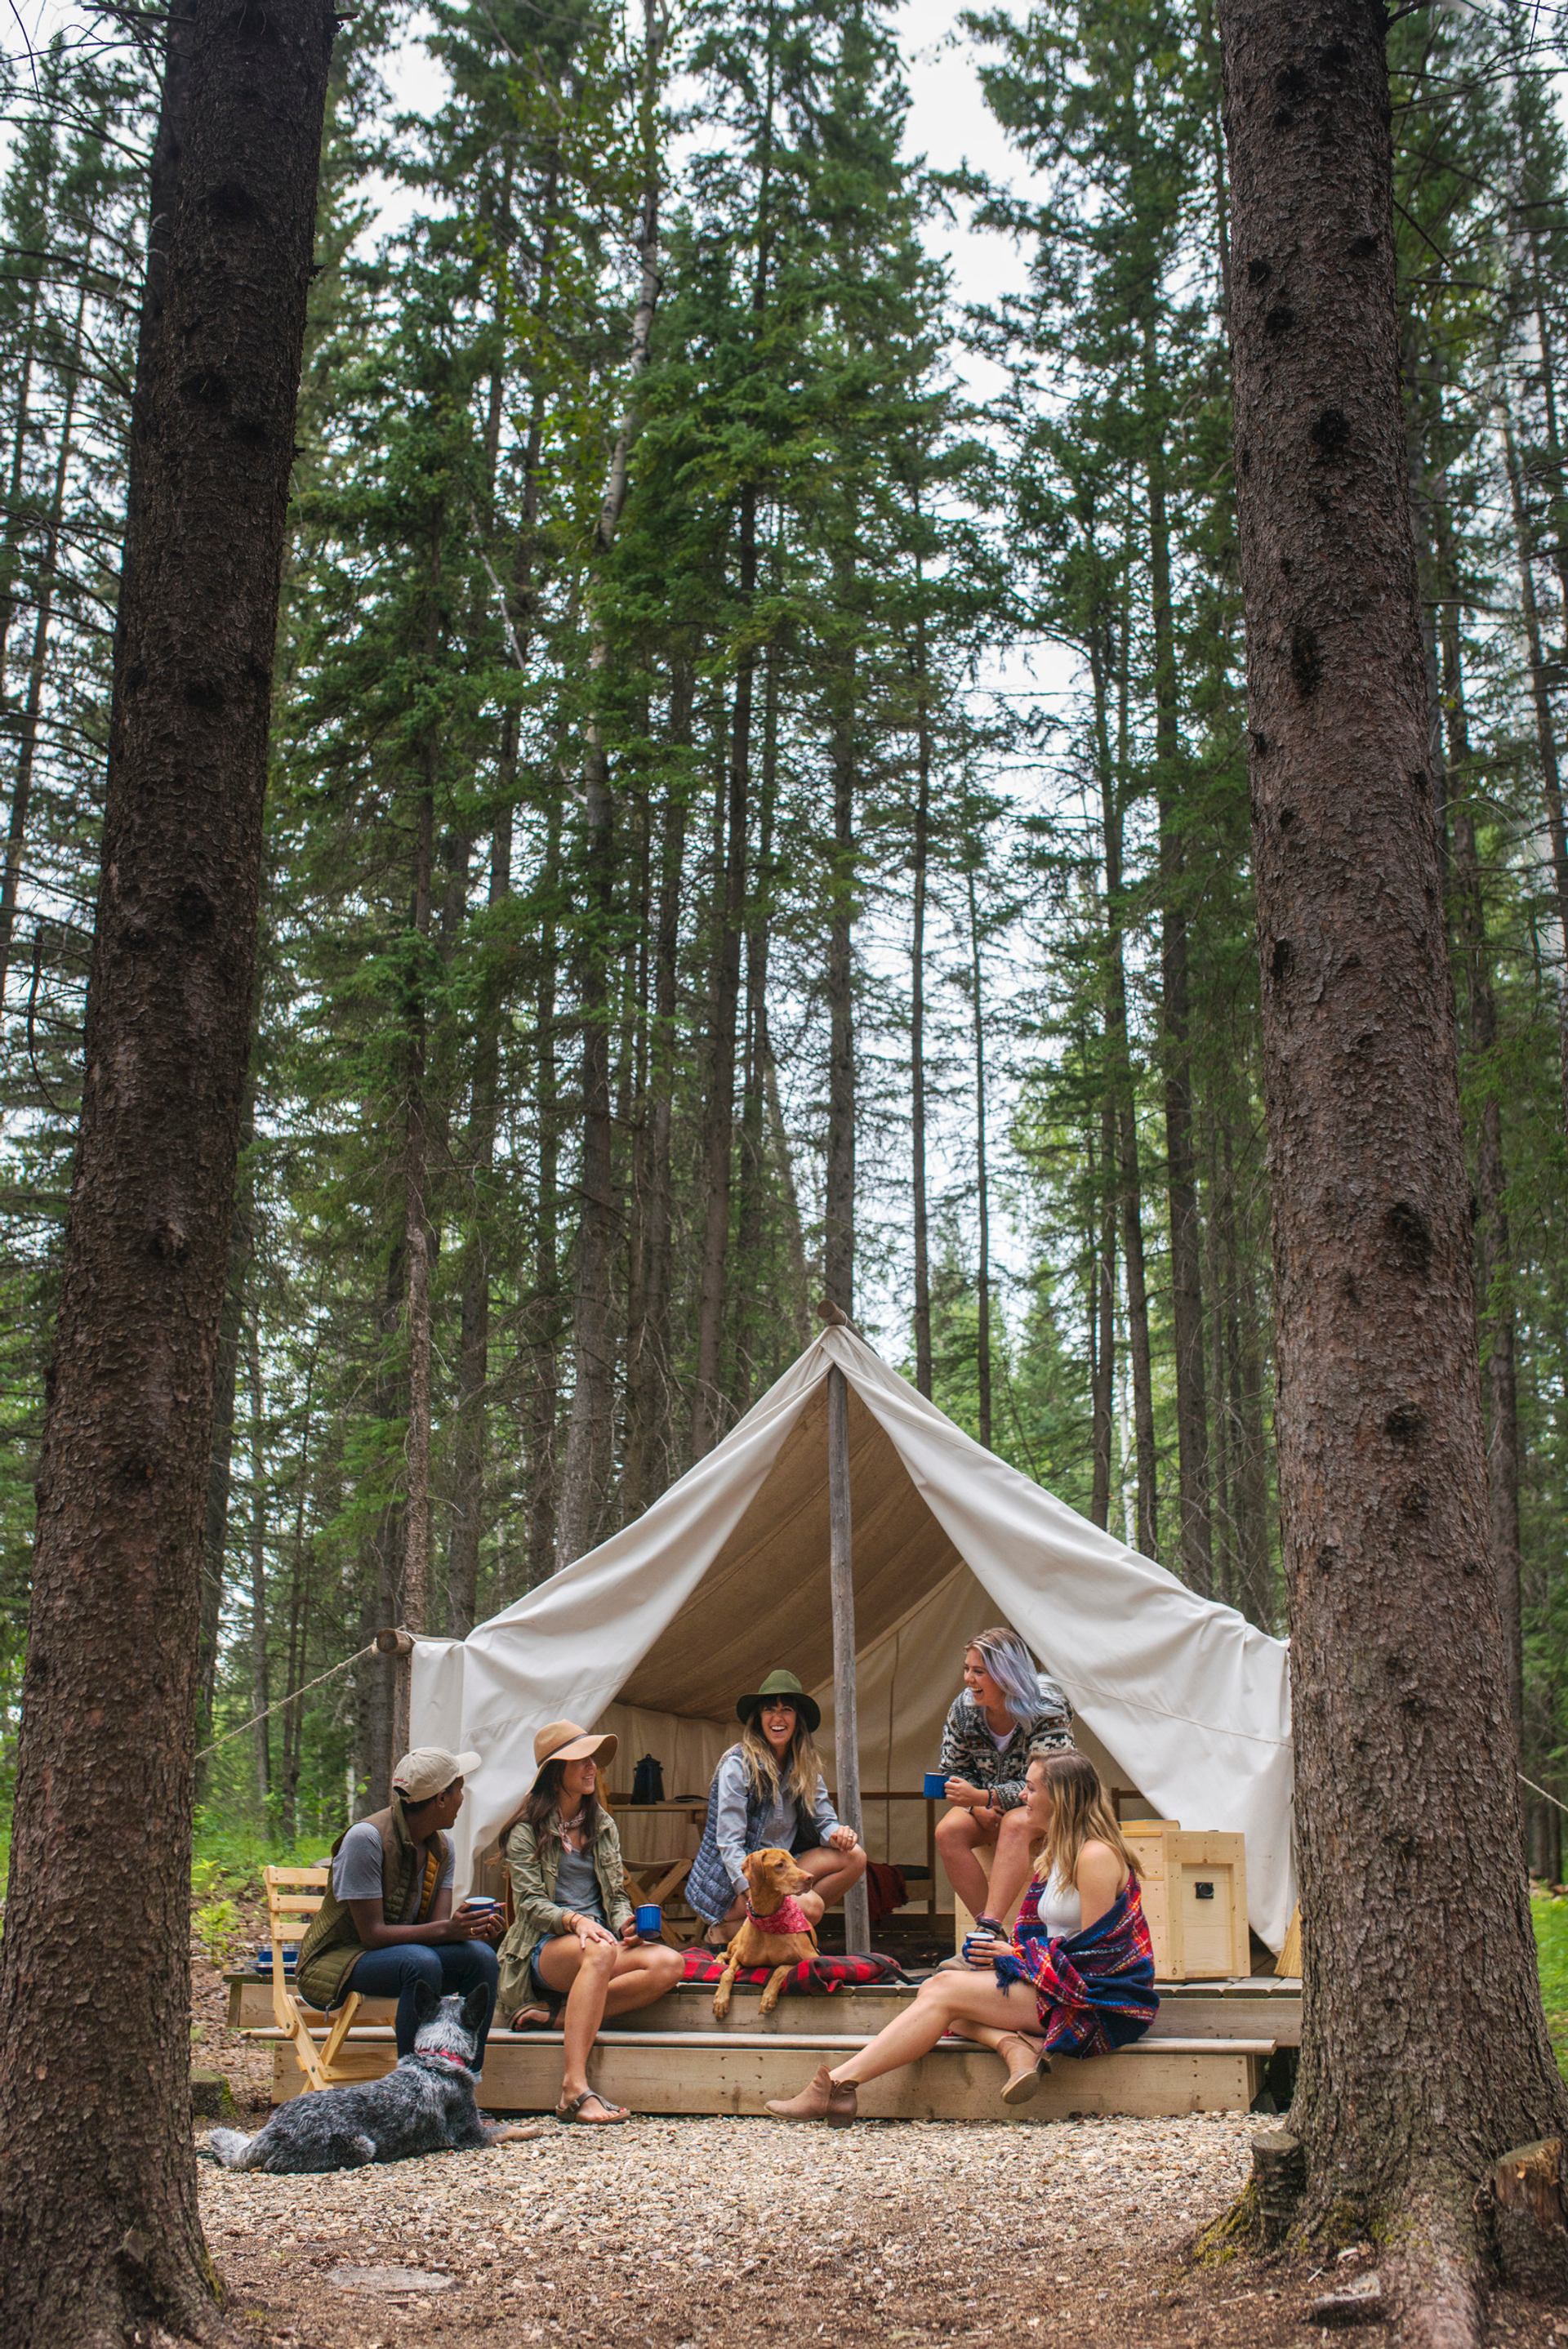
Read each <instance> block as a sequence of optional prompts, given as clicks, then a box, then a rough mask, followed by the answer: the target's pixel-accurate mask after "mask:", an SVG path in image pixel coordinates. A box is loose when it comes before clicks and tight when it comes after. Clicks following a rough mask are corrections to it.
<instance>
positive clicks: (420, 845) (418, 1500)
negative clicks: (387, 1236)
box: [397, 623, 436, 1631]
mask: <svg viewBox="0 0 1568 2349" xmlns="http://www.w3.org/2000/svg"><path fill="white" fill-rule="evenodd" d="M431 635H432V640H433V639H434V636H435V629H434V624H433V623H432V630H431ZM433 648H434V647H433V641H432V645H431V647H429V649H430V650H431V651H432V652H433ZM435 854H436V748H435V744H434V743H433V742H431V741H427V743H426V745H425V750H424V769H423V772H422V774H421V777H420V783H419V790H418V795H417V798H416V801H415V807H414V872H413V887H412V903H411V905H410V910H409V921H408V939H407V951H408V954H409V956H410V957H411V964H412V967H411V968H410V969H409V970H408V972H407V978H406V982H405V983H406V987H407V1045H406V1053H407V1065H406V1073H405V1080H404V1081H405V1086H406V1092H405V1095H404V1102H403V1261H404V1265H405V1267H406V1269H407V1295H406V1299H405V1304H404V1337H405V1341H406V1344H407V1354H408V1433H407V1443H406V1448H405V1454H404V1459H405V1471H406V1475H407V1489H406V1494H405V1498H404V1504H403V1572H402V1578H401V1582H400V1586H399V1593H398V1597H399V1606H398V1609H397V1619H398V1621H399V1622H400V1623H403V1624H406V1625H407V1628H408V1630H410V1631H424V1630H428V1628H429V1622H430V1343H431V1333H430V1219H429V1206H428V1197H427V1193H428V1185H429V1164H430V1141H429V1103H428V1101H427V1099H426V1062H427V1058H428V1050H429V1036H428V1027H429V1014H428V1004H427V1000H426V995H427V980H428V972H427V969H426V960H425V958H426V956H427V954H428V950H429V945H430V900H431V892H432V886H433V880H434V868H435Z"/></svg>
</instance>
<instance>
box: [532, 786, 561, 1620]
mask: <svg viewBox="0 0 1568 2349" xmlns="http://www.w3.org/2000/svg"><path fill="white" fill-rule="evenodd" d="M561 885H562V883H561V802H560V797H559V795H558V794H555V793H552V796H551V800H550V803H549V807H548V809H547V811H546V815H545V832H544V855H543V859H542V865H541V869H540V875H539V895H540V898H541V900H542V920H541V922H540V942H539V978H538V984H537V987H536V988H535V990H534V1006H533V1014H534V1019H533V1024H534V1036H535V1051H536V1055H537V1058H536V1061H535V1068H534V1097H535V1104H536V1106H535V1112H534V1114H535V1118H536V1121H537V1124H536V1132H537V1151H538V1160H539V1184H538V1204H537V1206H536V1209H535V1216H534V1224H535V1237H534V1246H533V1295H532V1297H531V1299H530V1300H529V1307H528V1313H527V1318H526V1324H525V1326H526V1330H527V1348H528V1361H529V1377H528V1385H527V1390H526V1399H525V1403H524V1411H523V1426H524V1449H525V1452H526V1454H527V1459H528V1502H529V1507H528V1537H527V1553H526V1554H527V1561H528V1587H529V1588H530V1589H532V1588H534V1587H535V1585H536V1584H538V1583H541V1582H542V1581H543V1580H544V1578H545V1577H546V1576H547V1575H548V1574H550V1573H552V1571H553V1569H554V1567H555V1562H556V1557H555V1522H556V1506H557V1502H558V1499H559V1492H560V1486H559V1478H558V1474H557V1445H558V1440H559V1429H558V1419H559V1405H560V1360H561V1349H560V1336H561V1330H562V1320H563V1317H564V1306H563V1302H562V1294H561V1257H560V1241H559V1231H560V1220H561V1179H560V1166H561V1102H560V1082H559V1075H558V1070H559V1061H558V1057H557V1055H558V1050H559V1045H558V1039H557V1034H556V1009H555V1003H556V998H555V964H556V946H557V939H558V936H559V929H558V926H557V922H556V916H555V907H556V901H557V897H558V895H559V893H560V890H561Z"/></svg>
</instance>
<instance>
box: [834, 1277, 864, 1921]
mask: <svg viewBox="0 0 1568 2349" xmlns="http://www.w3.org/2000/svg"><path fill="white" fill-rule="evenodd" d="M824 1319H826V1316H825V1315H824ZM836 1319H838V1321H839V1324H840V1326H842V1317H841V1316H839V1317H836ZM828 1574H829V1583H830V1589H831V1592H832V1604H833V1745H834V1751H835V1754H836V1755H837V1761H838V1780H839V1786H838V1797H839V1805H838V1806H839V1816H840V1817H841V1819H842V1820H843V1821H844V1823H845V1825H846V1826H852V1827H853V1828H854V1830H855V1832H856V1834H857V1835H863V1834H864V1828H863V1826H862V1825H861V1741H860V1715H859V1713H858V1710H857V1707H856V1702H855V1578H854V1542H853V1533H852V1526H851V1514H850V1390H849V1386H848V1383H847V1381H846V1380H845V1378H844V1374H843V1372H842V1371H841V1370H840V1368H839V1366H838V1364H837V1362H830V1364H829V1366H828ZM871 1945H872V1920H871V1903H870V1901H869V1899H868V1898H867V1894H866V1883H865V1878H864V1877H862V1878H861V1880H860V1882H859V1883H858V1884H852V1885H851V1887H850V1889H849V1890H848V1892H847V1893H846V1894H845V1895H844V1947H845V1949H846V1950H869V1949H870V1948H871Z"/></svg>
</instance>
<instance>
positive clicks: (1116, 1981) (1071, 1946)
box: [995, 1876, 1160, 2055]
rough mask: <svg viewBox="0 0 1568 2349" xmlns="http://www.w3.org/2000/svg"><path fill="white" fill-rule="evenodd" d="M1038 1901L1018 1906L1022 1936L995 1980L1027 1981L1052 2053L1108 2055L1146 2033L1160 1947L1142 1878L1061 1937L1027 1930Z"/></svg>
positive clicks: (1153, 2009)
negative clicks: (1151, 1932) (1103, 1909)
mask: <svg viewBox="0 0 1568 2349" xmlns="http://www.w3.org/2000/svg"><path fill="white" fill-rule="evenodd" d="M1032 1914H1033V1902H1032V1899H1031V1897H1030V1894H1027V1893H1026V1895H1025V1897H1024V1899H1023V1902H1022V1903H1021V1904H1020V1907H1019V1911H1018V1927H1019V1928H1020V1929H1021V1930H1020V1937H1019V1939H1018V1940H1016V1941H1015V1942H1014V1943H1013V1946H1012V1948H1011V1950H1010V1951H1008V1952H1007V1954H1006V1956H1005V1957H1000V1958H997V1959H996V1960H995V1969H996V1980H997V1981H998V1982H1000V1983H1001V1985H1002V1987H1003V1988H1004V1990H1005V1989H1006V1987H1007V1985H1008V1984H1009V1983H1010V1982H1027V1983H1028V1985H1029V1987H1030V1988H1031V1990H1032V1991H1033V1992H1034V1993H1035V2001H1036V2003H1037V2006H1038V2008H1039V2013H1040V2028H1041V2029H1042V2031H1043V2032H1044V2033H1045V2035H1046V2053H1047V2055H1105V2054H1109V2053H1110V2051H1111V2049H1112V2048H1113V2047H1125V2046H1126V2045H1127V2044H1128V2043H1129V2042H1130V2040H1134V2039H1141V2038H1142V2036H1143V2033H1145V2032H1146V2031H1147V2030H1148V2028H1149V2026H1150V2023H1152V2022H1153V2020H1154V2017H1155V2015H1156V2013H1158V2012H1159V2007H1160V2000H1159V1996H1158V1994H1157V1993H1156V1991H1155V1988H1154V1951H1153V1947H1152V1945H1151V1943H1150V1939H1149V1927H1148V1924H1147V1922H1146V1920H1145V1919H1144V1915H1143V1901H1142V1898H1141V1896H1140V1892H1139V1889H1138V1878H1137V1877H1136V1876H1130V1877H1129V1878H1128V1880H1127V1889H1126V1890H1125V1891H1124V1892H1121V1893H1120V1894H1119V1895H1118V1897H1117V1899H1116V1900H1115V1901H1114V1902H1113V1903H1112V1905H1111V1906H1110V1908H1109V1909H1107V1910H1106V1912H1105V1915H1104V1916H1103V1917H1100V1918H1098V1919H1097V1920H1095V1922H1094V1923H1093V1924H1092V1925H1088V1926H1086V1927H1085V1928H1084V1930H1083V1931H1082V1932H1080V1933H1068V1934H1065V1935H1063V1936H1062V1937H1061V1938H1060V1939H1058V1940H1054V1941H1047V1940H1045V1939H1044V1938H1043V1937H1037V1936H1033V1935H1031V1934H1030V1933H1029V1931H1028V1925H1029V1920H1030V1917H1031V1915H1032Z"/></svg>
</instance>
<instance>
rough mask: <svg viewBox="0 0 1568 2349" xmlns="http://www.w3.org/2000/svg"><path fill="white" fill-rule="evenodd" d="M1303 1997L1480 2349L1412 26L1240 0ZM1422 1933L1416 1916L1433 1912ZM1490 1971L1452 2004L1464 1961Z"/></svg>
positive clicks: (1374, 2207)
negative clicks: (1413, 503) (1393, 43)
mask: <svg viewBox="0 0 1568 2349" xmlns="http://www.w3.org/2000/svg"><path fill="white" fill-rule="evenodd" d="M1219 20H1220V25H1221V29H1222V40H1223V47H1224V56H1225V68H1226V82H1227V95H1226V129H1227V135H1228V140H1229V148H1230V157H1231V187H1232V197H1233V253H1234V258H1233V285H1234V288H1235V294H1234V306H1233V377H1234V389H1235V456H1236V479H1237V483H1238V491H1239V502H1240V549H1241V569H1242V580H1243V589H1244V593H1245V600H1246V615H1247V651H1248V688H1249V704H1250V707H1249V719H1250V759H1249V766H1250V774H1251V784H1252V793H1253V857H1254V869H1255V873H1256V882H1257V899H1258V937H1259V950H1260V958H1261V963H1262V975H1263V1040H1264V1074H1265V1082H1266V1093H1267V1102H1268V1120H1269V1136H1270V1157H1271V1171H1272V1178H1273V1206H1274V1264H1275V1294H1276V1313H1277V1329H1278V1354H1279V1403H1278V1436H1279V1473H1280V1486H1281V1506H1282V1516H1283V1520H1284V1545H1285V1564H1286V1572H1287V1577H1288V1582H1289V1589H1290V1604H1291V1632H1292V1651H1291V1668H1292V1679H1293V1684H1294V1689H1295V1769H1296V1833H1297V1852H1298V1859H1299V1864H1300V1870H1301V1894H1302V1916H1303V1920H1304V1926H1305V1952H1304V1957H1305V1979H1306V1984H1307V1990H1306V2007H1305V2028H1304V2038H1303V2045H1302V2054H1301V2070H1300V2075H1299V2079H1298V2083H1297V2087H1296V2094H1295V2104H1294V2106H1293V2107H1292V2120H1291V2127H1292V2130H1293V2132H1294V2133H1295V2136H1296V2137H1298V2138H1299V2139H1300V2140H1301V2142H1302V2145H1303V2147H1304V2148H1305V2157H1306V2164H1307V2174H1308V2183H1307V2193H1308V2202H1307V2206H1306V2213H1305V2215H1306V2217H1307V2219H1308V2220H1309V2221H1315V2222H1316V2223H1318V2224H1319V2225H1321V2226H1322V2227H1323V2228H1325V2229H1326V2230H1328V2231H1329V2233H1330V2235H1331V2237H1332V2235H1333V2234H1335V2233H1337V2232H1339V2231H1340V2230H1344V2229H1346V2228H1349V2229H1351V2230H1355V2231H1357V2233H1360V2232H1365V2231H1367V2230H1369V2229H1370V2228H1373V2227H1376V2228H1377V2229H1378V2230H1379V2232H1380V2234H1382V2236H1383V2239H1384V2240H1388V2239H1389V2237H1390V2235H1391V2236H1392V2241H1391V2243H1390V2249H1389V2252H1388V2256H1387V2261H1386V2262H1385V2266H1384V2275H1385V2282H1386V2283H1387V2284H1388V2285H1389V2286H1390V2288H1391V2289H1392V2290H1393V2291H1395V2292H1396V2293H1397V2294H1398V2299H1399V2301H1400V2303H1401V2310H1402V2338H1403V2340H1404V2341H1405V2342H1407V2343H1420V2344H1433V2349H1435V2344H1439V2343H1443V2344H1458V2343H1466V2342H1470V2341H1474V2340H1476V2339H1477V2338H1478V2337H1479V2329H1480V2310H1479V2302H1478V2297H1477V2261H1478V2254H1479V2244H1478V2234H1477V2220H1476V2197H1477V2189H1478V2184H1479V2182H1480V2178H1481V2177H1482V2175H1483V2173H1484V2172H1485V2170H1486V2168H1487V2167H1488V2165H1489V2163H1490V2162H1491V2161H1492V2160H1493V2159H1494V2158H1496V2157H1498V2156H1499V2155H1501V2153H1502V2152H1503V2151H1505V2150H1506V2149H1507V2148H1508V2147H1511V2146H1516V2145H1521V2144H1523V2143H1526V2142H1527V2141H1529V2140H1531V2139H1532V2138H1535V2137H1542V2136H1544V2135H1548V2134H1553V2133H1556V2132H1560V2131H1561V2130H1562V2128H1563V2126H1564V2122H1565V2121H1568V2098H1565V2095H1564V2091H1563V2084H1562V2082H1561V2080H1560V2079H1559V2078H1558V2075H1557V2071H1556V2065H1555V2064H1554V2062H1553V2055H1552V2049H1551V2044H1550V2041H1549V2039H1548V2037H1547V2033H1546V2028H1545V2023H1544V2019H1543V2017H1542V2010H1541V1995H1540V1991H1539V1988H1538V1985H1537V1980H1536V1971H1535V1953H1534V1944H1533V1940H1532V1933H1531V1925H1530V1911H1529V1905H1528V1901H1527V1899H1526V1887H1525V1879H1524V1875H1523V1871H1522V1866H1521V1862H1520V1821H1519V1806H1518V1798H1517V1793H1516V1789H1515V1784H1514V1777H1513V1741H1512V1739H1511V1737H1510V1738H1500V1737H1499V1736H1498V1735H1497V1733H1496V1723H1497V1722H1498V1720H1499V1718H1500V1717H1501V1715H1502V1714H1503V1713H1504V1712H1505V1710H1506V1705H1507V1687H1506V1671H1505V1663H1504V1653H1503V1642H1502V1635H1501V1622H1500V1619H1499V1615H1498V1609H1497V1599H1496V1583H1495V1578H1494V1577H1493V1575H1492V1572H1491V1561H1490V1555H1489V1549H1490V1545H1489V1527H1488V1522H1487V1499H1486V1482H1485V1475H1486V1469H1485V1457H1484V1451H1483V1444H1482V1431H1481V1411H1480V1379H1479V1372H1478V1365H1477V1352H1476V1326H1475V1299H1474V1283H1473V1278H1472V1270H1471V1263H1470V1231H1469V1202H1468V1185H1467V1183H1466V1180H1465V1170H1464V1160H1463V1152H1462V1146H1461V1136H1460V1109H1459V1093H1458V1083H1457V1071H1456V1054H1455V1038H1454V1022H1453V1008H1452V992H1451V988H1450V985H1449V969H1448V957H1447V952H1446V947H1445V940H1444V935H1443V920H1442V895H1441V885H1440V874H1439V858H1438V843H1437V839H1436V833H1435V827H1434V823H1433V815H1432V804H1431V781H1430V775H1429V752H1428V733H1427V716H1426V706H1425V683H1424V678H1423V674H1422V657H1421V642H1420V625H1419V618H1418V588H1417V579H1416V565H1415V554H1414V547H1413V543H1412V539H1411V532H1410V512H1409V500H1408V487H1407V475H1406V455H1405V449H1404V445H1403V433H1402V421H1401V416H1400V402H1399V385H1398V326H1397V310H1396V301H1395V290H1394V251H1393V212H1392V163H1391V155H1390V144H1389V129H1388V125H1389V109H1388V83H1387V67H1386V61H1385V57H1384V54H1383V35H1382V20H1381V17H1380V16H1377V15H1376V14H1375V13H1374V12H1373V11H1372V10H1370V9H1368V8H1367V7H1366V6H1365V5H1363V0H1298V5H1296V6H1295V7H1294V8H1291V9H1288V10H1284V9H1281V8H1279V7H1278V6H1277V5H1275V0H1220V6H1219ZM1412 1920H1419V1922H1418V1929H1414V1930H1413V1928H1412ZM1460 1947H1464V1948H1470V1949H1480V1950H1484V1951H1485V1952H1486V1957H1485V1962H1484V1964H1480V1965H1477V1966H1474V1967H1471V1968H1468V1969H1466V1974H1465V1982H1464V1986H1463V1994H1462V1995H1456V1994H1455V1984H1454V1972H1453V1951H1455V1950H1456V1949H1458V1948H1460Z"/></svg>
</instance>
